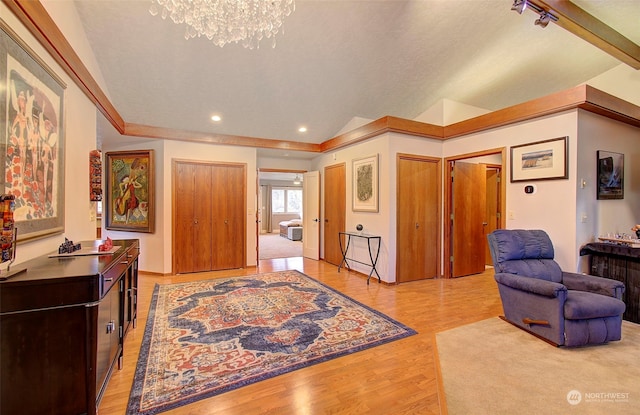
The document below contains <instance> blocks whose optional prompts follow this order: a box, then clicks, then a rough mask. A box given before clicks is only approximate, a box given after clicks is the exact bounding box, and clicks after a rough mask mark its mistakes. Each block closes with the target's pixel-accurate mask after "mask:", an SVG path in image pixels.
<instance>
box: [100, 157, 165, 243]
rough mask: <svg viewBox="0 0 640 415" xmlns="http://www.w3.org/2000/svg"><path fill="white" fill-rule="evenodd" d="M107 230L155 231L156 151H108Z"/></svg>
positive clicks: (106, 185) (106, 158)
mask: <svg viewBox="0 0 640 415" xmlns="http://www.w3.org/2000/svg"><path fill="white" fill-rule="evenodd" d="M104 165H105V167H106V170H107V176H106V183H105V196H106V203H105V207H104V208H103V211H104V212H105V215H106V225H105V228H106V229H110V230H120V231H133V232H149V233H152V232H153V231H154V222H155V217H154V212H155V199H154V186H153V184H154V181H155V178H154V167H153V150H139V151H111V152H107V153H105V163H104Z"/></svg>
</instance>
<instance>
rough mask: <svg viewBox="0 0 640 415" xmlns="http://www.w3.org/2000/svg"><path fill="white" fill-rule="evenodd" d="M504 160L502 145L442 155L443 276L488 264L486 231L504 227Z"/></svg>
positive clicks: (481, 268) (475, 270)
mask: <svg viewBox="0 0 640 415" xmlns="http://www.w3.org/2000/svg"><path fill="white" fill-rule="evenodd" d="M505 162H506V148H504V147H503V148H498V149H491V150H485V151H481V152H477V153H470V154H462V155H459V156H454V157H448V158H445V165H446V168H445V181H444V182H445V212H444V217H445V218H446V222H445V226H444V231H445V237H444V258H445V261H444V276H445V278H452V277H453V278H455V277H462V276H467V275H472V274H477V273H480V272H483V271H484V270H485V268H486V266H487V265H490V264H491V262H490V261H489V263H487V252H488V246H487V240H486V235H487V234H488V233H490V232H492V231H493V230H495V229H500V228H504V227H505V217H504V215H503V214H502V212H504V211H505V208H506V193H505V192H506V183H505V181H504V180H501V177H500V176H501V175H502V172H503V171H504V169H505V165H504V163H505ZM489 210H492V212H491V213H489Z"/></svg>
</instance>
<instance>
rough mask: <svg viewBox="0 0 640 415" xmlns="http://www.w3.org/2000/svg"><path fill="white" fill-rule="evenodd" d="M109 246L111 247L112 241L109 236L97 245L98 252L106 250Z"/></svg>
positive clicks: (109, 248)
mask: <svg viewBox="0 0 640 415" xmlns="http://www.w3.org/2000/svg"><path fill="white" fill-rule="evenodd" d="M111 248H113V241H112V240H111V238H109V237H107V240H106V241H104V243H103V244H100V245H99V246H98V252H107V251H109V250H111Z"/></svg>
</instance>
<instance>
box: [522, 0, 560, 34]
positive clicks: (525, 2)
mask: <svg viewBox="0 0 640 415" xmlns="http://www.w3.org/2000/svg"><path fill="white" fill-rule="evenodd" d="M527 8H530V9H531V10H533V11H534V12H536V13H538V14H539V15H540V17H539V18H538V19H537V20H536V21H535V25H536V26H540V27H542V28H544V27H547V25H548V24H549V22H550V21H551V20H553V21H554V22H557V21H558V17H557V16H555V15H554V14H553V13H551V11H547V10H545V9H543V8H542V7H540V6H538V5H537V4H535V3H533V2H531V1H530V0H514V1H513V5H512V6H511V10H514V11H516V12H518V14H522V12H524V11H525V10H526V9H527Z"/></svg>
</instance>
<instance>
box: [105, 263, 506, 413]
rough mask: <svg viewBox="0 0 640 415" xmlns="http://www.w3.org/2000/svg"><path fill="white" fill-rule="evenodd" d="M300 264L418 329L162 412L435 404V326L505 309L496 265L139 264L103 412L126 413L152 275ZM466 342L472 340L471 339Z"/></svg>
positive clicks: (391, 408) (396, 409)
mask: <svg viewBox="0 0 640 415" xmlns="http://www.w3.org/2000/svg"><path fill="white" fill-rule="evenodd" d="M287 269H297V270H299V271H301V272H304V273H305V274H307V275H308V276H310V277H313V278H316V279H318V280H319V281H321V282H323V283H324V284H327V285H329V286H331V287H333V288H334V289H337V290H338V291H340V292H342V293H344V294H346V295H348V296H350V297H351V298H353V299H355V300H357V301H359V302H361V303H363V304H365V305H367V306H369V307H372V308H374V309H376V310H378V311H380V312H382V313H385V314H387V315H388V316H389V317H392V318H394V319H396V320H398V321H400V322H402V323H404V324H406V325H408V326H409V327H411V328H413V329H415V330H416V331H417V332H418V334H417V335H415V336H411V337H408V338H406V339H402V340H398V341H394V342H391V343H388V344H384V345H381V346H377V347H374V348H371V349H368V350H364V351H361V352H357V353H353V354H351V355H348V356H343V357H340V358H337V359H333V360H330V361H328V362H323V363H319V364H316V365H313V366H310V367H307V368H304V369H301V370H296V371H294V372H291V373H287V374H284V375H281V376H277V377H275V378H272V379H267V380H264V381H261V382H258V383H255V384H252V385H248V386H245V387H242V388H239V389H236V390H234V391H230V392H226V393H224V394H221V395H218V396H215V397H212V398H209V399H205V400H202V401H199V402H196V403H193V404H190V405H187V406H183V407H180V408H178V409H175V410H172V411H168V412H165V413H166V414H191V415H195V414H199V415H205V414H206V415H211V414H225V415H235V414H237V415H247V414H295V415H300V414H313V415H317V414H364V413H366V414H390V413H393V414H440V410H441V408H443V407H444V406H443V405H441V403H440V402H439V399H438V385H437V381H436V373H437V372H436V362H435V359H434V341H435V336H434V333H436V332H438V331H442V330H446V329H450V328H454V327H458V326H461V325H464V324H468V323H472V322H475V321H479V320H483V319H485V318H489V317H494V316H498V315H500V314H501V313H502V305H501V303H500V298H499V295H498V289H497V286H496V283H495V281H494V279H493V269H489V270H488V271H486V272H485V273H482V274H478V275H473V276H469V277H464V278H458V279H437V280H422V281H415V282H410V283H405V284H400V285H395V286H387V285H385V284H378V283H375V282H373V281H372V282H371V284H370V285H368V286H367V283H366V277H364V276H362V275H361V274H356V273H349V272H345V271H344V270H341V272H340V273H338V272H337V267H335V266H333V265H330V264H327V263H325V262H324V261H313V260H309V259H303V258H284V259H275V260H264V261H260V263H259V267H258V268H254V267H252V268H247V269H238V270H229V271H218V272H207V273H195V274H186V275H185V274H183V275H179V276H157V275H149V274H145V273H141V274H140V280H139V291H138V292H139V297H138V301H139V303H138V325H137V328H135V329H133V330H132V331H131V332H130V333H129V334H128V336H127V338H126V340H125V344H124V368H123V369H122V370H115V371H114V373H113V374H112V376H111V380H110V381H109V385H108V387H107V390H106V392H105V395H104V397H103V399H102V402H101V405H100V407H99V413H100V415H111V414H118V415H121V414H125V412H126V407H127V402H128V398H129V391H130V389H131V384H132V381H133V375H134V372H135V367H136V363H137V359H138V351H139V349H140V344H141V341H142V338H143V334H144V328H145V323H146V320H147V314H148V310H149V305H150V302H151V295H152V293H153V288H154V286H155V284H156V283H157V284H168V283H177V282H185V281H194V280H200V279H205V278H221V277H229V276H239V275H251V274H255V273H259V272H269V271H279V270H287ZM469 347H470V348H472V347H474V346H473V345H472V344H470V345H469Z"/></svg>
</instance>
